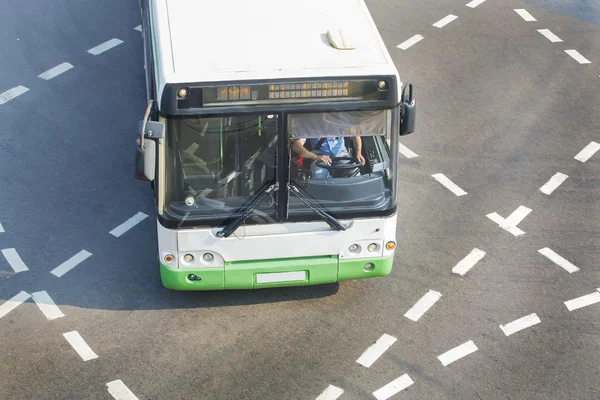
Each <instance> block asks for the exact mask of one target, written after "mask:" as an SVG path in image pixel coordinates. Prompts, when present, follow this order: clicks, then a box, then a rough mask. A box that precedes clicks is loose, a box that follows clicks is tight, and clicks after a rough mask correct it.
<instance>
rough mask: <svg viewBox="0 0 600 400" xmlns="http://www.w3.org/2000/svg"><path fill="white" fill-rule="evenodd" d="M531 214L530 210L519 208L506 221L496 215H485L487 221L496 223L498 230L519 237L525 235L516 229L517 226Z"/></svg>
mask: <svg viewBox="0 0 600 400" xmlns="http://www.w3.org/2000/svg"><path fill="white" fill-rule="evenodd" d="M530 212H531V209H530V208H527V207H524V206H519V208H517V209H516V210H515V211H513V213H512V214H510V215H509V216H508V217H507V218H506V219H505V218H502V217H501V216H500V215H498V213H495V212H493V213H490V214H488V215H486V217H488V218H489V219H491V220H492V221H494V222H495V223H497V224H498V225H499V226H500V228H502V229H504V230H506V231H508V232H510V233H511V234H513V235H514V236H521V235H523V234H525V232H523V231H522V230H521V229H519V228H517V225H519V223H520V222H521V221H523V219H524V218H525V217H526V216H527V215H528V214H529V213H530Z"/></svg>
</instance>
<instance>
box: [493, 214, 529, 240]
mask: <svg viewBox="0 0 600 400" xmlns="http://www.w3.org/2000/svg"><path fill="white" fill-rule="evenodd" d="M486 217H488V218H489V219H491V220H492V221H494V222H495V223H497V224H498V225H499V226H500V227H501V228H503V227H502V225H503V224H504V223H505V222H504V221H505V219H504V218H502V217H501V216H500V215H499V214H498V213H495V212H493V213H490V214H488V215H486ZM503 229H505V228H503ZM506 230H507V231H508V232H510V233H512V234H513V235H514V236H521V235H524V234H525V232H523V231H522V230H520V229H519V228H517V227H516V226H513V227H511V228H510V229H506Z"/></svg>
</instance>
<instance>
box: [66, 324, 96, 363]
mask: <svg viewBox="0 0 600 400" xmlns="http://www.w3.org/2000/svg"><path fill="white" fill-rule="evenodd" d="M63 336H64V337H65V339H67V342H69V344H70V345H71V346H72V347H73V349H74V350H75V351H76V352H77V354H79V356H80V357H81V358H82V359H83V361H89V360H93V359H94V358H98V355H97V354H96V353H94V351H93V350H92V349H91V347H90V346H88V344H87V343H86V342H85V340H83V338H82V337H81V335H80V334H79V332H77V331H72V332H67V333H63Z"/></svg>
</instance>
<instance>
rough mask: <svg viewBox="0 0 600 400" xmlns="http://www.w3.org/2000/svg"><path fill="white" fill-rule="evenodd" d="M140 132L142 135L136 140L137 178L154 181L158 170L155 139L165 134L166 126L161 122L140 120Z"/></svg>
mask: <svg viewBox="0 0 600 400" xmlns="http://www.w3.org/2000/svg"><path fill="white" fill-rule="evenodd" d="M142 129H143V132H142ZM140 132H142V135H141V136H140V137H139V138H137V139H136V141H135V144H136V149H135V178H136V179H139V180H142V181H150V182H152V181H154V174H155V170H156V142H155V141H154V140H153V139H158V138H162V137H163V136H164V132H165V126H164V124H163V123H161V122H155V121H148V122H146V123H145V124H144V121H140Z"/></svg>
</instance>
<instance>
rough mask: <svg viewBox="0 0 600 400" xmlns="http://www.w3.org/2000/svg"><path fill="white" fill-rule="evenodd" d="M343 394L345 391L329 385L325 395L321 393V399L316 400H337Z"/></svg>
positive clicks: (324, 392)
mask: <svg viewBox="0 0 600 400" xmlns="http://www.w3.org/2000/svg"><path fill="white" fill-rule="evenodd" d="M343 393H344V390H343V389H340V388H339V387H337V386H333V385H329V386H328V387H327V389H325V390H324V391H323V393H321V394H320V395H319V397H317V398H316V400H336V399H337V398H338V397H340V396H341V395H342V394H343Z"/></svg>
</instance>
